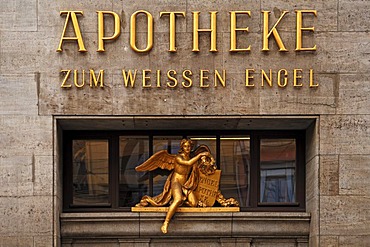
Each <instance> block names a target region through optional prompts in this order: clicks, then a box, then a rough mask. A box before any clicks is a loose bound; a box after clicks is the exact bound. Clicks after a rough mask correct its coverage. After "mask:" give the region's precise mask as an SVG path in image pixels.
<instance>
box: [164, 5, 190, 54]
mask: <svg viewBox="0 0 370 247" xmlns="http://www.w3.org/2000/svg"><path fill="white" fill-rule="evenodd" d="M167 14H169V15H170V49H169V50H168V51H171V52H176V50H177V48H176V15H181V16H183V17H185V12H160V13H159V16H160V17H162V15H167Z"/></svg>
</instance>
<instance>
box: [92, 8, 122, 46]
mask: <svg viewBox="0 0 370 247" xmlns="http://www.w3.org/2000/svg"><path fill="white" fill-rule="evenodd" d="M96 13H98V50H97V51H99V52H103V51H105V49H104V41H105V40H115V39H117V38H118V37H119V35H120V34H121V22H120V18H119V16H118V15H117V14H116V13H114V12H112V11H97V12H96ZM104 15H112V16H113V18H114V34H113V35H112V36H111V37H105V36H104Z"/></svg>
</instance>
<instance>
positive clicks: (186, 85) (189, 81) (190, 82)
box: [181, 69, 193, 88]
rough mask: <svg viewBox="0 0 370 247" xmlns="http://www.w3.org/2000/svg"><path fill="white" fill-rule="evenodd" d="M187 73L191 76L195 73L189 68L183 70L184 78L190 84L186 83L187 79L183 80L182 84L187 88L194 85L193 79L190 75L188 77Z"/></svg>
mask: <svg viewBox="0 0 370 247" xmlns="http://www.w3.org/2000/svg"><path fill="white" fill-rule="evenodd" d="M187 74H188V75H189V76H191V75H193V73H192V72H191V70H188V69H186V70H184V71H183V72H182V78H184V80H185V81H187V82H188V84H186V83H185V81H183V82H181V84H182V86H183V87H185V88H189V87H191V86H192V85H193V81H192V80H191V78H190V77H188V75H187Z"/></svg>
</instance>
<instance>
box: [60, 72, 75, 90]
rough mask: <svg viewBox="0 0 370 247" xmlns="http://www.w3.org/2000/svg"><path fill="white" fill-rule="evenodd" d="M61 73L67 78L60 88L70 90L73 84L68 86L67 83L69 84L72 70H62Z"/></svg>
mask: <svg viewBox="0 0 370 247" xmlns="http://www.w3.org/2000/svg"><path fill="white" fill-rule="evenodd" d="M60 73H65V77H64V79H63V82H62V85H60V87H61V88H70V87H72V85H71V84H67V85H66V82H67V80H68V78H69V75H70V74H71V70H70V69H62V70H61V71H60Z"/></svg>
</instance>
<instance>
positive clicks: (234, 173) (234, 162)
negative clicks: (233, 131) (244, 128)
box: [220, 136, 250, 207]
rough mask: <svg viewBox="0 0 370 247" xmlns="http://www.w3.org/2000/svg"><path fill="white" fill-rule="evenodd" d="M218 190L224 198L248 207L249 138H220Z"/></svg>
mask: <svg viewBox="0 0 370 247" xmlns="http://www.w3.org/2000/svg"><path fill="white" fill-rule="evenodd" d="M220 141H221V143H220V152H221V154H220V168H221V183H220V186H221V187H220V189H221V192H222V194H223V195H224V196H225V198H229V197H233V198H235V199H236V200H238V201H239V203H240V206H241V207H248V206H249V192H250V186H249V184H250V183H249V181H250V177H249V174H250V173H249V171H250V170H249V169H250V138H249V137H248V136H233V137H232V136H228V137H221V140H220Z"/></svg>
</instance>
